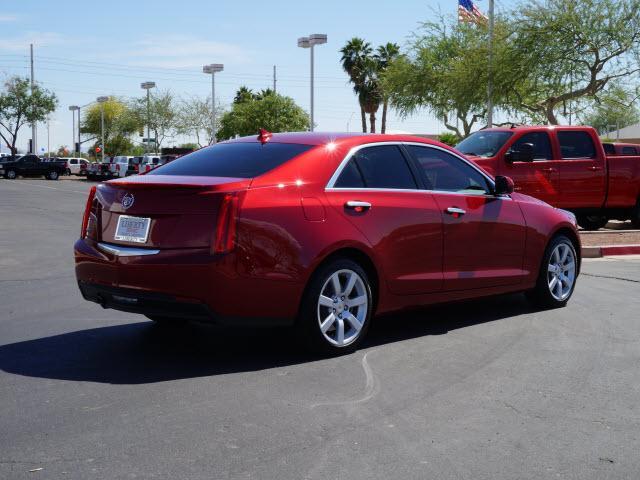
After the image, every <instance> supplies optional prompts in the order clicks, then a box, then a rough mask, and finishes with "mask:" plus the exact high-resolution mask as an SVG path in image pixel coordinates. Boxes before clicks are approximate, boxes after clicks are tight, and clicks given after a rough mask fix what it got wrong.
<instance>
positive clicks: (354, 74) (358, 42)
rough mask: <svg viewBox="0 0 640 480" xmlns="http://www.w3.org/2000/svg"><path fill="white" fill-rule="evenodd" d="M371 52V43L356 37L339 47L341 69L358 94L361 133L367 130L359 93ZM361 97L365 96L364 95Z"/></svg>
mask: <svg viewBox="0 0 640 480" xmlns="http://www.w3.org/2000/svg"><path fill="white" fill-rule="evenodd" d="M372 52H373V50H372V49H371V44H370V43H369V42H365V41H364V40H363V39H362V38H358V37H353V38H352V39H351V40H349V41H348V42H347V43H346V45H345V46H344V47H342V48H341V49H340V53H341V54H342V57H341V58H340V62H341V63H342V69H343V70H344V71H345V72H346V73H347V75H348V76H349V81H350V82H351V83H352V84H353V91H354V92H355V93H356V95H357V96H358V102H359V103H360V118H361V120H362V132H363V133H366V132H367V117H366V111H365V108H364V105H363V103H362V101H361V96H360V93H361V91H362V89H363V88H364V86H365V80H366V66H367V63H368V59H370V58H371V54H372ZM369 66H370V65H369ZM362 98H366V95H365V96H363V97H362Z"/></svg>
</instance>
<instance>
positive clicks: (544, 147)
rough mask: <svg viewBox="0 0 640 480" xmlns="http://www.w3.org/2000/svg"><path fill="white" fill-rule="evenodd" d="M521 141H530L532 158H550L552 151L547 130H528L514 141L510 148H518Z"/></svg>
mask: <svg viewBox="0 0 640 480" xmlns="http://www.w3.org/2000/svg"><path fill="white" fill-rule="evenodd" d="M523 143H531V144H532V145H533V159H534V160H551V159H553V153H552V152H551V141H550V140H549V134H548V133H547V132H530V133H525V134H524V135H523V136H522V137H520V138H519V139H518V140H516V141H515V143H514V144H513V145H512V146H511V149H512V150H516V151H517V150H519V149H520V145H522V144H523Z"/></svg>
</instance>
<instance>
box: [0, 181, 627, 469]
mask: <svg viewBox="0 0 640 480" xmlns="http://www.w3.org/2000/svg"><path fill="white" fill-rule="evenodd" d="M92 184H93V183H89V182H87V181H85V180H69V179H64V180H60V181H57V182H51V181H44V180H16V181H8V180H0V205H1V208H2V210H1V213H0V405H2V409H1V410H0V417H1V418H0V424H1V425H2V428H0V478H104V477H107V476H108V477H110V478H278V479H316V478H317V479H324V478H330V479H334V478H344V479H360V478H362V479H365V478H366V479H371V478H402V479H413V478H415V479H425V478H438V479H448V478H451V479H455V478H474V479H487V480H489V479H491V480H493V479H514V478H518V479H529V478H531V479H533V478H566V479H581V480H582V479H603V478H607V479H616V478H620V479H622V478H625V479H627V478H637V477H638V475H639V474H640V456H639V455H638V451H640V407H639V405H640V402H639V399H640V368H639V367H640V316H639V315H638V311H639V310H640V258H639V257H615V258H602V259H593V260H585V262H584V264H583V272H582V276H581V277H580V278H579V281H578V285H577V287H576V292H575V295H574V297H573V298H572V300H571V302H570V303H569V305H568V307H567V308H564V309H561V310H552V311H532V310H531V309H530V307H529V306H528V305H527V303H526V302H525V300H524V297H523V296H521V295H511V296H506V297H500V298H494V299H488V300H482V301H474V302H469V303H465V304H461V305H453V306H439V307H433V308H428V309H424V310H421V311H419V312H413V313H407V314H404V315H395V316H392V317H387V318H379V319H377V320H376V322H375V323H374V325H373V326H372V330H371V332H370V335H369V337H368V339H367V341H366V344H365V347H364V348H362V349H360V350H359V351H358V352H356V353H354V354H352V355H347V356H343V357H339V358H331V359H321V358H317V357H312V356H309V355H307V354H305V353H304V352H300V351H299V350H297V349H296V348H295V347H294V346H293V337H292V335H291V334H290V332H289V331H287V330H267V331H263V330H223V329H219V328H215V327H211V326H205V325H190V326H188V327H187V328H185V329H184V330H174V331H171V332H163V331H161V330H159V329H158V328H156V327H155V326H154V325H152V322H150V321H147V320H146V319H145V318H144V317H141V316H136V315H131V314H125V313H121V312H116V311H113V310H102V309H101V308H100V307H99V306H98V305H96V304H92V303H88V302H85V301H83V300H82V298H81V296H80V293H79V291H78V289H77V286H76V284H75V276H74V272H73V256H72V247H73V242H74V241H75V239H76V238H77V236H78V233H79V229H80V223H81V216H82V212H83V209H84V204H85V200H86V194H87V191H88V189H89V187H90V186H91V185H92Z"/></svg>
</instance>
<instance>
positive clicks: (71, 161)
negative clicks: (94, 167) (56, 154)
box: [60, 157, 89, 176]
mask: <svg viewBox="0 0 640 480" xmlns="http://www.w3.org/2000/svg"><path fill="white" fill-rule="evenodd" d="M60 160H64V161H65V162H66V167H67V175H76V176H80V175H86V174H87V165H88V164H89V161H88V160H86V159H84V158H79V157H63V158H60Z"/></svg>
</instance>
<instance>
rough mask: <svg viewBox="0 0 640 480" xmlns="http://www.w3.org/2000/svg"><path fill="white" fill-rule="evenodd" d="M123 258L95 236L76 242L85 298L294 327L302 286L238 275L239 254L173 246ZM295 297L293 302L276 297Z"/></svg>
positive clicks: (135, 309)
mask: <svg viewBox="0 0 640 480" xmlns="http://www.w3.org/2000/svg"><path fill="white" fill-rule="evenodd" d="M154 252H157V253H154V254H152V255H132V256H120V255H117V254H113V253H111V252H109V251H108V250H106V249H104V248H103V249H101V248H99V247H98V244H97V243H96V242H94V241H92V240H78V241H77V242H76V243H75V245H74V256H75V263H76V278H77V280H78V286H79V288H80V292H81V293H82V296H83V297H84V298H85V300H88V301H92V302H95V303H98V304H100V305H102V306H103V307H104V308H113V309H116V310H121V311H125V312H131V313H139V314H144V315H160V316H167V317H180V318H189V319H196V320H202V321H210V322H213V323H219V324H225V325H243V326H246V325H251V326H262V325H264V326H276V325H291V324H292V323H293V322H294V319H295V316H296V313H297V308H298V305H297V299H298V298H299V295H300V292H301V291H302V288H300V287H299V286H298V285H296V284H294V283H292V282H284V281H282V282H280V281H273V280H260V279H252V278H247V277H243V276H240V275H238V274H237V271H236V267H235V264H236V261H235V260H236V259H235V255H234V254H229V255H223V256H220V255H212V254H211V253H210V252H209V250H208V249H195V248H194V249H172V250H159V251H154ZM285 298H293V299H294V302H274V301H273V299H285Z"/></svg>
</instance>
